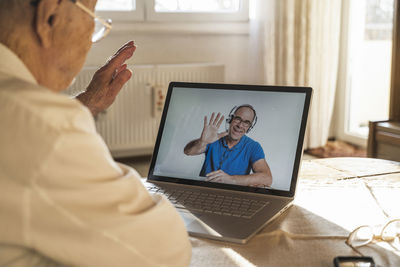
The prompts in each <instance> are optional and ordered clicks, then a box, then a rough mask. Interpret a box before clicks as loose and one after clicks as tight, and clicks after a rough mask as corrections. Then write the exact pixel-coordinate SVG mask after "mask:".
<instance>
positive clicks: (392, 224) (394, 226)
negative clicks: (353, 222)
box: [346, 219, 400, 256]
mask: <svg viewBox="0 0 400 267" xmlns="http://www.w3.org/2000/svg"><path fill="white" fill-rule="evenodd" d="M374 240H375V241H378V242H379V241H384V242H387V243H389V244H390V245H391V246H392V247H393V248H395V249H396V250H400V219H395V220H391V221H389V222H388V223H387V224H386V225H385V226H384V227H383V228H382V231H381V234H380V235H374V232H373V229H372V227H371V226H369V225H363V226H360V227H358V228H356V229H355V230H354V231H353V232H351V233H350V234H349V236H348V238H347V240H346V244H347V245H348V246H350V247H351V248H352V249H353V250H354V251H356V252H357V253H358V254H360V255H362V256H364V255H363V254H362V253H361V252H360V251H359V250H358V249H357V248H358V247H362V246H365V245H368V244H369V243H371V242H372V241H374Z"/></svg>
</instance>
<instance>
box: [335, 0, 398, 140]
mask: <svg viewBox="0 0 400 267" xmlns="http://www.w3.org/2000/svg"><path fill="white" fill-rule="evenodd" d="M393 1H394V0H361V1H360V0H351V1H348V3H347V4H346V6H347V8H348V10H347V16H344V17H347V18H345V20H344V21H343V24H345V25H347V34H345V35H347V36H343V37H344V38H345V40H348V43H347V53H346V54H347V57H346V59H345V60H344V61H346V62H345V66H346V67H345V69H346V72H347V73H346V75H345V79H346V83H345V86H344V87H345V88H344V89H345V94H344V99H342V101H343V102H344V103H345V106H344V107H343V108H344V110H345V111H346V112H345V114H344V119H343V121H342V122H341V123H342V124H343V130H344V133H343V134H344V135H345V136H351V137H350V138H346V137H345V138H343V139H344V140H346V139H347V141H349V142H353V143H358V144H364V143H365V140H366V138H367V137H368V121H370V120H371V121H372V120H386V119H388V116H389V93H390V74H391V56H392V53H391V49H392V26H393V22H392V21H393V7H394V2H393ZM346 2H347V1H346ZM346 20H347V23H346ZM346 37H347V38H346ZM342 137H343V136H342ZM351 139H353V140H351ZM355 139H359V140H358V141H357V140H355Z"/></svg>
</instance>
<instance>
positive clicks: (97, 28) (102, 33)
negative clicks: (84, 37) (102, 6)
mask: <svg viewBox="0 0 400 267" xmlns="http://www.w3.org/2000/svg"><path fill="white" fill-rule="evenodd" d="M70 1H71V2H73V3H74V4H75V5H77V6H78V7H79V8H80V9H82V10H83V11H84V12H86V13H87V14H88V15H89V16H91V17H92V18H93V19H94V23H95V24H94V31H93V35H92V42H93V43H96V42H98V41H100V40H101V39H103V38H104V37H106V36H107V35H108V33H109V32H110V31H111V23H112V21H111V19H106V20H104V19H102V18H100V17H99V16H97V15H96V14H94V13H93V11H92V10H90V9H89V8H87V7H86V6H84V5H83V4H82V3H81V2H80V1H79V0H70Z"/></svg>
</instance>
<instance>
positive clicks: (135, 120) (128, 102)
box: [66, 64, 224, 158]
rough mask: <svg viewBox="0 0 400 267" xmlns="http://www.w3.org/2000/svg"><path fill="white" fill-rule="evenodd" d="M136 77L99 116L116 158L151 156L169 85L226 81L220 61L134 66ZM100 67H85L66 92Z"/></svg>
mask: <svg viewBox="0 0 400 267" xmlns="http://www.w3.org/2000/svg"><path fill="white" fill-rule="evenodd" d="M128 68H130V69H131V70H133V77H132V78H131V79H130V80H129V81H128V83H127V84H126V85H125V87H124V88H123V89H122V90H121V92H120V93H119V95H118V97H117V98H116V100H115V102H114V104H113V105H112V106H111V107H109V108H108V109H107V110H106V111H104V112H101V113H100V114H98V115H97V116H96V118H95V121H96V128H97V131H98V133H99V134H100V135H101V136H102V137H103V139H104V141H105V143H106V144H107V146H108V148H109V149H110V151H111V154H112V155H113V156H114V157H116V158H119V157H128V156H139V155H150V154H151V153H152V152H153V147H154V143H155V139H156V137H157V131H158V126H159V123H160V118H161V114H162V109H163V105H164V99H165V95H166V92H167V89H168V84H169V82H171V81H181V82H223V81H224V66H223V65H220V64H179V65H134V66H128ZM96 69H97V67H85V68H84V69H83V70H82V71H81V72H80V74H79V75H78V76H77V77H76V81H75V82H74V84H73V85H71V86H70V87H69V88H68V89H67V90H66V93H67V94H69V95H77V94H78V93H79V92H81V91H82V90H84V89H85V88H86V86H87V85H88V84H89V82H90V80H91V78H92V76H93V74H94V72H95V71H96Z"/></svg>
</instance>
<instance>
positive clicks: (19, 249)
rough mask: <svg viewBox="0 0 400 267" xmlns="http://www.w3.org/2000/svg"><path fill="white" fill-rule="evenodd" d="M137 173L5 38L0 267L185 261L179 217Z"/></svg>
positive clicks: (0, 65) (0, 85)
mask: <svg viewBox="0 0 400 267" xmlns="http://www.w3.org/2000/svg"><path fill="white" fill-rule="evenodd" d="M139 179H140V177H139V175H138V174H137V172H136V171H134V170H133V169H131V168H129V167H127V166H125V165H121V164H117V163H116V162H115V161H114V160H113V159H112V157H111V155H110V153H109V151H108V149H107V147H106V145H105V143H104V141H103V140H102V138H101V137H100V136H99V135H98V134H97V133H96V129H95V125H94V121H93V118H92V115H91V114H90V112H89V110H88V109H87V108H86V107H84V106H83V105H82V104H80V103H79V101H77V100H74V99H70V98H68V97H67V96H63V95H61V94H56V93H54V92H52V91H50V90H48V89H46V88H43V87H41V86H39V85H38V84H37V82H36V81H35V78H34V77H33V75H32V74H31V73H30V72H29V70H28V69H27V68H26V66H25V65H24V63H23V62H22V61H21V60H20V59H19V58H18V57H17V56H16V55H15V54H14V53H13V52H12V51H11V50H9V49H8V48H6V47H5V46H4V45H1V44H0V190H1V191H0V266H57V265H72V266H187V265H189V262H190V256H191V245H190V242H189V239H188V235H187V232H186V230H185V227H184V224H183V221H182V219H181V218H180V216H179V215H178V213H177V212H176V210H175V209H174V207H173V206H172V205H171V204H170V203H169V202H168V201H167V200H166V199H165V198H161V197H156V196H155V197H152V196H150V195H149V193H148V192H147V190H146V189H145V188H144V187H143V185H142V183H141V182H140V180H139Z"/></svg>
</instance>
